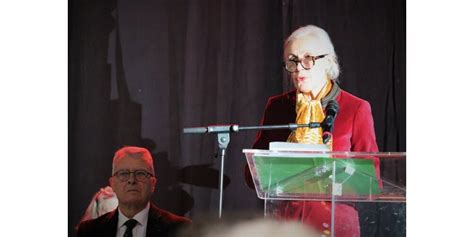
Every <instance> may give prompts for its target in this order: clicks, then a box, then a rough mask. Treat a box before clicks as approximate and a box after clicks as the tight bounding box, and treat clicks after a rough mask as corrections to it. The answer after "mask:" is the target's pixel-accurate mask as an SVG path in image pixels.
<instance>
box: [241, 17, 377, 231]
mask: <svg viewBox="0 0 474 237" xmlns="http://www.w3.org/2000/svg"><path fill="white" fill-rule="evenodd" d="M283 59H284V67H285V69H286V71H287V72H288V74H289V77H290V78H291V80H292V82H293V84H294V87H295V88H296V90H293V91H290V92H287V93H284V94H282V95H277V96H274V97H271V98H270V99H269V100H268V102H267V106H266V108H265V113H264V117H263V120H262V125H275V124H288V123H298V124H306V123H310V122H322V121H323V120H324V118H325V112H324V109H325V107H326V105H327V104H328V102H329V101H334V100H335V101H337V104H338V105H339V113H338V115H337V116H336V119H335V121H334V130H333V133H332V136H331V137H330V138H329V140H328V141H327V143H326V144H328V145H329V147H330V148H332V150H333V151H361V152H362V151H363V152H377V151H378V148H377V143H376V139H375V132H374V124H373V118H372V112H371V109H370V104H369V103H368V102H367V101H365V100H362V99H360V98H357V97H356V96H354V95H351V94H350V93H348V92H346V91H344V90H342V89H341V88H340V87H339V85H338V83H337V78H338V76H339V71H340V70H339V64H338V61H337V56H336V53H335V51H334V47H333V45H332V43H331V40H330V38H329V36H328V34H327V33H326V32H325V31H324V30H323V29H321V28H319V27H316V26H313V25H308V26H304V27H301V28H299V29H297V30H296V31H294V32H293V33H292V34H291V35H290V36H289V37H288V39H287V40H286V41H285V44H284V53H283ZM272 141H287V142H295V143H305V144H323V130H322V129H321V128H317V129H309V128H298V129H296V130H295V131H293V132H291V131H287V130H262V131H260V132H259V133H258V135H257V139H256V141H255V143H254V146H253V147H254V148H255V149H268V145H269V143H270V142H272ZM375 166H376V173H377V174H376V175H377V176H378V177H380V175H379V163H378V162H377V161H375ZM246 180H247V184H249V186H253V183H252V180H251V176H250V173H249V171H248V168H247V169H246ZM335 205H336V207H335V210H336V215H335V223H334V224H335V229H334V231H335V233H334V234H335V236H360V228H359V217H358V213H357V211H356V210H355V209H354V207H352V206H351V205H348V204H335ZM283 210H284V211H283V212H282V213H283V214H282V215H283V216H282V218H284V219H288V220H299V221H302V222H304V223H307V224H310V225H312V226H313V227H315V228H316V229H318V230H319V231H321V232H323V233H325V234H327V235H328V236H330V233H329V231H330V223H331V203H329V202H320V201H289V202H286V203H285V207H284V209H283Z"/></svg>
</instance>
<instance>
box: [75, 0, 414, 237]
mask: <svg viewBox="0 0 474 237" xmlns="http://www.w3.org/2000/svg"><path fill="white" fill-rule="evenodd" d="M307 24H315V25H318V26H320V27H322V28H323V29H325V30H326V31H327V32H328V33H329V35H330V37H331V39H332V41H333V44H334V47H335V49H336V53H337V54H338V56H339V60H340V63H341V69H342V74H341V77H340V82H341V86H342V88H343V89H345V90H347V91H349V92H351V93H353V94H355V95H356V96H358V97H361V98H363V99H366V100H368V101H369V102H370V103H371V105H372V112H373V116H374V120H375V130H376V133H377V142H378V145H379V148H380V150H381V151H405V128H406V125H405V121H406V120H405V115H406V114H405V93H406V92H405V28H406V26H405V2H404V1H400V0H385V1H380V0H364V1H356V0H336V1H325V0H319V1H316V0H304V1H303V0H258V1H256V0H238V1H237V0H235V1H224V0H200V1H197V0H134V1H123V0H103V1H85V0H84V1H81V0H70V1H69V157H68V159H69V162H68V171H69V175H68V176H69V180H68V183H69V190H68V193H69V235H70V236H74V226H75V225H76V224H77V223H78V221H79V219H80V217H81V215H82V214H83V212H84V211H85V209H86V207H87V205H88V203H89V201H90V199H91V198H92V196H93V194H94V193H95V192H96V191H98V190H99V188H100V187H103V186H105V185H107V184H108V181H107V180H108V177H109V176H110V174H111V162H112V157H113V153H114V151H115V150H116V149H118V148H120V147H122V146H123V145H139V146H145V147H147V148H149V149H150V150H151V151H152V153H153V155H154V158H155V169H156V171H157V173H158V174H157V178H158V189H157V193H155V195H154V202H156V203H157V205H158V206H160V207H162V208H164V209H167V210H170V211H173V212H175V213H178V214H181V215H186V216H188V217H190V218H193V219H196V218H199V217H200V216H202V215H203V214H209V213H210V214H215V215H217V209H218V172H219V162H218V161H219V160H218V159H216V158H215V155H216V149H217V144H216V141H215V137H214V136H213V135H185V134H182V132H181V131H182V128H183V127H188V126H200V125H208V124H227V123H236V124H240V125H242V126H245V125H257V124H259V123H260V120H261V117H262V115H263V110H264V108H265V104H266V101H267V99H268V97H269V96H272V95H276V94H279V93H282V92H284V91H287V90H289V89H291V86H292V85H291V83H290V81H289V80H288V79H287V77H286V73H285V72H284V70H282V68H281V61H282V56H281V55H282V50H283V49H282V44H283V41H284V39H285V37H286V36H288V34H289V33H291V32H292V31H293V30H295V29H296V28H298V27H299V26H304V25H307ZM255 135H256V132H241V133H239V134H234V135H232V137H231V144H230V146H229V149H228V153H227V158H226V167H225V175H226V182H225V185H226V187H225V193H224V215H225V213H226V212H227V213H228V212H232V211H242V210H246V211H251V212H261V208H262V203H261V201H260V200H258V199H257V197H256V194H255V193H254V191H253V190H251V189H249V188H248V187H246V185H245V183H244V177H243V167H244V164H245V162H246V161H245V157H244V155H243V154H242V149H244V148H250V147H251V145H252V143H253V140H254V138H255ZM397 172H398V171H397ZM400 172H404V167H402V170H401V171H400Z"/></svg>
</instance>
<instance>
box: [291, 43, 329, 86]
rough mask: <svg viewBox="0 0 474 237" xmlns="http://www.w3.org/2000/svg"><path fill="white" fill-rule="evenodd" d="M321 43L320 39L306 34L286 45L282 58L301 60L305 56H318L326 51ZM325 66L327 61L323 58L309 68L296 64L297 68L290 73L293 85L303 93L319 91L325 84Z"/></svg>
mask: <svg viewBox="0 0 474 237" xmlns="http://www.w3.org/2000/svg"><path fill="white" fill-rule="evenodd" d="M322 45H323V44H322V43H321V42H320V40H319V39H317V38H315V37H313V36H306V37H303V38H300V39H296V40H294V41H292V42H290V43H289V44H288V45H287V46H286V48H285V52H284V59H285V60H294V59H296V60H302V59H303V58H305V57H306V56H319V55H322V54H326V53H327V51H326V50H325V49H324V48H323V47H321V46H322ZM327 66H328V61H327V60H325V59H324V58H322V59H319V60H317V61H316V62H315V64H314V66H313V67H312V68H311V69H309V70H305V69H303V68H302V66H301V64H298V67H297V68H298V70H296V71H295V72H293V73H290V77H291V79H292V81H293V85H294V86H295V88H296V89H298V91H300V92H303V93H310V92H313V93H314V92H316V94H317V93H319V91H320V90H321V89H322V87H323V86H324V85H325V84H326V80H327V75H326V68H327Z"/></svg>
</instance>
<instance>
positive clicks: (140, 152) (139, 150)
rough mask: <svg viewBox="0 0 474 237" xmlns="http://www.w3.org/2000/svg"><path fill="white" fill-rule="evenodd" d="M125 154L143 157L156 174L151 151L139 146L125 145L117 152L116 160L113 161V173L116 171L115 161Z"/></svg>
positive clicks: (132, 156)
mask: <svg viewBox="0 0 474 237" xmlns="http://www.w3.org/2000/svg"><path fill="white" fill-rule="evenodd" d="M125 156H128V157H131V158H136V159H138V158H141V159H143V160H144V161H145V162H146V163H147V165H148V166H149V167H150V169H151V170H150V171H151V174H153V176H155V168H154V167H153V157H152V156H151V153H150V152H149V151H148V150H147V149H146V148H143V147H137V146H125V147H122V148H120V149H119V150H118V151H116V152H115V156H114V160H113V162H112V175H114V173H115V163H116V162H117V160H118V159H121V158H123V157H125Z"/></svg>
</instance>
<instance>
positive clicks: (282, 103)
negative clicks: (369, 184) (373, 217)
mask: <svg viewBox="0 0 474 237" xmlns="http://www.w3.org/2000/svg"><path fill="white" fill-rule="evenodd" d="M333 99H336V101H337V103H338V104H339V112H338V113H337V116H336V121H335V122H334V130H333V151H360V152H378V147H377V141H376V139H375V130H374V121H373V118H372V111H371V109H370V104H369V102H367V101H365V100H363V99H360V98H358V97H356V96H354V95H352V94H350V93H348V92H346V91H344V90H342V89H340V88H339V86H338V85H337V84H336V83H334V85H333V89H332V90H331V92H330V93H329V94H328V96H326V97H325V98H323V100H322V104H323V107H325V106H326V104H327V103H328V102H329V101H330V100H333ZM295 106H296V90H293V91H290V92H287V93H284V94H281V95H277V96H274V97H270V99H268V102H267V106H266V108H265V113H264V115H263V119H262V125H277V124H289V123H294V122H295V120H296V111H295ZM290 133H291V131H290V130H260V132H259V133H258V134H257V139H256V140H255V142H254V144H253V148H254V149H268V146H269V143H270V142H275V141H283V142H284V141H286V139H287V138H288V136H289V135H290ZM374 164H375V170H376V175H377V177H380V169H379V166H380V164H379V160H374ZM245 179H246V182H247V184H248V185H249V186H250V187H252V188H253V187H254V186H253V181H252V176H251V175H250V171H249V169H248V167H247V166H246V167H245Z"/></svg>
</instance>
